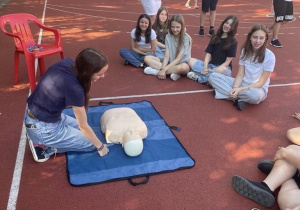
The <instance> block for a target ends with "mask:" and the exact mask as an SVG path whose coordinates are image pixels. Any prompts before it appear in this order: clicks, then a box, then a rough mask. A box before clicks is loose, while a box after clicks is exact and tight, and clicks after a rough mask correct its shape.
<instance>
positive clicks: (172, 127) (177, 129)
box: [169, 125, 181, 131]
mask: <svg viewBox="0 0 300 210" xmlns="http://www.w3.org/2000/svg"><path fill="white" fill-rule="evenodd" d="M169 128H170V129H172V130H175V131H180V130H181V128H179V127H177V126H172V125H171V126H169Z"/></svg>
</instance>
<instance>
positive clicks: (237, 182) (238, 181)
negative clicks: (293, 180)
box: [232, 175, 275, 207]
mask: <svg viewBox="0 0 300 210" xmlns="http://www.w3.org/2000/svg"><path fill="white" fill-rule="evenodd" d="M232 186H233V188H234V190H235V191H236V192H237V193H238V194H240V195H242V196H243V197H245V198H249V199H251V200H253V201H255V202H256V203H258V204H259V205H262V206H264V207H271V206H273V205H274V203H275V197H274V195H273V194H272V193H270V192H269V191H267V190H265V189H263V188H260V187H258V186H255V185H254V184H252V183H251V182H250V181H248V180H247V179H244V178H243V177H240V176H237V175H235V176H233V177H232Z"/></svg>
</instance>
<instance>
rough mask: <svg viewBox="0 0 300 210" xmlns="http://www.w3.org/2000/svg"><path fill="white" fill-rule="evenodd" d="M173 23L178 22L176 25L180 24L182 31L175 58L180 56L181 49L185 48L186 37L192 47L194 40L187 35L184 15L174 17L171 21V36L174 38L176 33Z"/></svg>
mask: <svg viewBox="0 0 300 210" xmlns="http://www.w3.org/2000/svg"><path fill="white" fill-rule="evenodd" d="M172 22H176V23H179V24H180V25H181V31H180V34H179V39H178V45H177V49H176V55H175V57H177V56H178V54H179V52H180V50H181V48H182V47H183V39H184V36H185V35H187V36H188V38H189V40H190V45H192V43H191V42H192V40H191V37H190V36H189V35H188V34H186V33H185V24H184V19H183V16H182V15H173V17H172V18H171V20H170V27H169V28H170V29H171V30H170V31H169V34H171V35H172V36H174V33H173V31H172V28H171V25H172Z"/></svg>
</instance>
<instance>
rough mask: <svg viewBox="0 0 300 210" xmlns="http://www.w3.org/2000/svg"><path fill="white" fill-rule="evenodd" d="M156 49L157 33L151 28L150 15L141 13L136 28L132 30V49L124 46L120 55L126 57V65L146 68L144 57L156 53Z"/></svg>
mask: <svg viewBox="0 0 300 210" xmlns="http://www.w3.org/2000/svg"><path fill="white" fill-rule="evenodd" d="M155 49H156V34H155V31H154V30H153V29H151V21H150V17H149V16H148V15H146V14H142V15H140V17H139V19H138V21H137V24H136V28H134V29H133V30H132V31H131V39H130V49H126V48H122V49H121V50H120V55H121V57H122V58H124V59H125V61H124V65H128V63H130V64H132V65H133V66H135V67H141V68H144V67H145V64H144V57H145V56H146V55H147V54H149V53H154V52H155Z"/></svg>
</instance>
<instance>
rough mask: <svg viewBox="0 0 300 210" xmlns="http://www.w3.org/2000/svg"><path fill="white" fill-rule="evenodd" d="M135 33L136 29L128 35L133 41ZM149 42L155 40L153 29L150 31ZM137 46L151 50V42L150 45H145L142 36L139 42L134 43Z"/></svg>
mask: <svg viewBox="0 0 300 210" xmlns="http://www.w3.org/2000/svg"><path fill="white" fill-rule="evenodd" d="M135 31H136V29H135V28H134V29H133V30H132V31H131V33H130V35H131V37H132V38H133V39H135ZM150 39H151V41H153V40H154V39H156V33H155V31H154V30H153V29H151V37H150ZM136 43H137V45H138V46H139V47H142V48H151V42H150V43H146V38H145V37H144V36H141V40H140V41H139V42H136Z"/></svg>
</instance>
